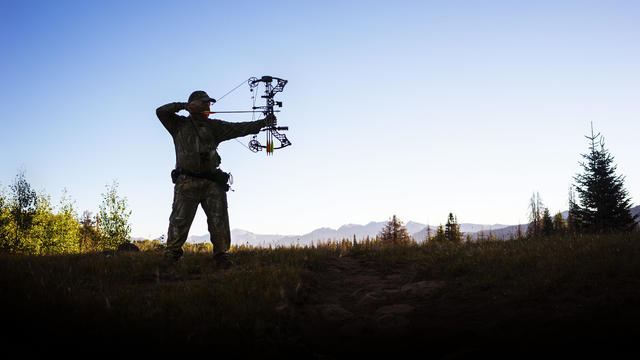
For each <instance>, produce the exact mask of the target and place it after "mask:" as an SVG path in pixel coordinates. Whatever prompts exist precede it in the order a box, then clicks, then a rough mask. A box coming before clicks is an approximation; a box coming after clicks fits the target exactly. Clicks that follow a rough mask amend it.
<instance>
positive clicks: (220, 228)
mask: <svg viewBox="0 0 640 360" xmlns="http://www.w3.org/2000/svg"><path fill="white" fill-rule="evenodd" d="M202 209H203V210H204V212H205V214H207V225H208V227H209V235H210V236H211V243H212V244H213V254H214V256H215V255H217V254H220V253H226V252H227V251H229V248H230V247H231V230H230V229H229V213H228V211H227V193H226V192H225V191H224V190H223V189H221V188H220V186H219V185H217V184H215V183H213V182H212V183H211V185H210V186H209V189H208V191H207V197H206V198H205V199H203V201H202Z"/></svg>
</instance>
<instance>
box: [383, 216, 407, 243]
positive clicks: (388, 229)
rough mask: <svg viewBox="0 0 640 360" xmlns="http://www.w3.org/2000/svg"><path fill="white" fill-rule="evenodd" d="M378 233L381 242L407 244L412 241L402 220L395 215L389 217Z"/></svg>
mask: <svg viewBox="0 0 640 360" xmlns="http://www.w3.org/2000/svg"><path fill="white" fill-rule="evenodd" d="M379 235H380V240H381V241H382V243H383V244H390V245H399V244H409V243H410V242H411V241H412V240H411V236H410V235H409V232H408V231H407V228H406V227H404V225H403V224H402V221H400V219H398V218H397V217H396V216H395V215H393V217H392V218H391V219H389V222H388V223H387V225H385V227H384V228H383V229H382V231H381V232H380V234H379Z"/></svg>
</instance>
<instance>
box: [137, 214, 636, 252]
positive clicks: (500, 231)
mask: <svg viewBox="0 0 640 360" xmlns="http://www.w3.org/2000/svg"><path fill="white" fill-rule="evenodd" d="M567 214H568V212H567V211H564V212H562V216H563V217H565V218H566V217H567ZM631 214H632V215H639V218H640V205H639V206H636V207H634V208H631ZM386 224H387V221H378V222H376V221H372V222H370V223H368V224H366V225H358V224H346V225H342V226H340V227H339V228H338V229H331V228H326V227H323V228H319V229H316V230H313V231H312V232H310V233H307V234H304V235H273V234H270V235H265V234H255V233H252V232H250V231H247V230H241V229H234V230H232V231H231V243H232V244H234V245H241V244H246V245H251V246H262V247H268V246H274V247H275V246H290V245H296V244H298V245H300V246H305V245H311V244H317V243H318V242H326V241H328V240H341V239H345V238H346V239H350V240H351V239H353V237H354V236H355V238H356V240H357V241H361V240H363V239H365V238H366V237H367V236H368V237H369V238H375V237H376V235H377V234H379V233H380V231H382V229H383V228H384V226H385V225H386ZM404 226H405V227H406V228H407V232H408V233H409V234H410V235H411V236H412V237H413V238H414V239H415V240H416V241H418V242H420V241H422V240H424V239H425V238H426V236H427V232H428V231H429V230H430V231H431V234H432V236H433V235H435V233H436V231H437V230H438V226H439V225H438V226H434V225H427V224H422V223H419V222H415V221H409V222H408V223H406V224H405V225H404ZM518 227H520V231H522V233H526V231H527V227H528V224H520V225H503V224H493V225H486V224H469V223H463V224H460V231H461V232H462V233H463V234H464V235H465V236H466V235H470V236H471V239H472V240H477V239H478V237H482V236H489V235H492V236H496V237H497V238H498V239H503V240H508V239H510V238H511V237H512V236H515V235H516V234H517V233H518ZM132 240H143V238H132ZM188 241H189V242H190V243H201V242H209V234H204V235H199V236H191V237H190V238H189V239H188Z"/></svg>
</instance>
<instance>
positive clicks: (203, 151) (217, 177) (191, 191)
mask: <svg viewBox="0 0 640 360" xmlns="http://www.w3.org/2000/svg"><path fill="white" fill-rule="evenodd" d="M212 102H215V100H214V99H212V98H211V97H209V95H207V93H206V92H204V91H202V90H197V91H194V92H193V93H192V94H191V95H190V96H189V100H188V102H186V103H184V102H173V103H169V104H166V105H163V106H161V107H159V108H158V109H157V110H156V115H157V116H158V119H160V122H162V125H164V127H165V128H166V129H167V131H169V133H170V134H171V136H172V137H173V143H174V145H175V151H176V168H175V169H174V170H173V171H172V173H171V178H172V180H173V182H174V184H175V186H174V193H173V206H172V211H171V216H170V217H169V230H168V232H167V247H166V248H165V250H164V259H163V265H164V266H170V265H173V264H174V263H175V262H176V261H178V260H179V259H180V257H181V256H182V254H183V251H182V245H184V242H185V241H186V240H187V235H188V234H189V228H190V227H191V223H192V222H193V218H194V216H195V214H196V211H197V209H198V205H201V206H202V209H203V210H204V212H205V214H206V216H207V225H208V228H209V234H210V240H211V243H212V244H213V254H214V255H213V259H214V263H215V264H216V265H217V266H219V267H223V268H227V267H229V266H231V265H233V262H232V261H231V260H230V259H229V256H228V253H227V252H228V250H229V247H230V246H231V231H230V229H229V214H228V212H227V191H228V190H229V185H228V184H227V183H228V178H229V174H227V173H225V172H223V171H222V170H220V168H219V166H220V162H221V158H220V156H219V155H218V152H217V148H218V144H220V143H221V142H223V141H225V140H230V139H233V138H237V137H241V136H245V135H249V134H257V133H258V132H259V131H260V129H262V128H263V127H265V126H269V125H271V124H273V123H274V121H275V117H274V116H267V117H266V118H265V119H261V120H257V121H249V122H238V123H231V122H226V121H222V120H217V119H209V118H208V115H207V114H205V111H209V110H210V105H211V103H212ZM180 110H187V111H188V112H189V114H190V115H189V116H186V117H185V116H181V115H178V114H176V113H177V112H179V111H180Z"/></svg>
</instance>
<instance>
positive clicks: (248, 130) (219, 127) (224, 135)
mask: <svg viewBox="0 0 640 360" xmlns="http://www.w3.org/2000/svg"><path fill="white" fill-rule="evenodd" d="M273 121H274V120H272V119H270V118H265V119H261V120H256V121H246V122H236V123H233V122H226V121H222V120H216V121H214V122H213V124H212V125H213V126H214V128H215V134H216V140H218V143H221V142H223V141H225V140H230V139H234V138H237V137H242V136H246V135H250V134H257V133H259V132H260V129H262V128H264V127H266V126H269V125H270V124H273Z"/></svg>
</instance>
